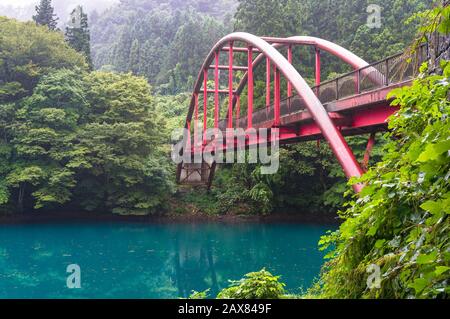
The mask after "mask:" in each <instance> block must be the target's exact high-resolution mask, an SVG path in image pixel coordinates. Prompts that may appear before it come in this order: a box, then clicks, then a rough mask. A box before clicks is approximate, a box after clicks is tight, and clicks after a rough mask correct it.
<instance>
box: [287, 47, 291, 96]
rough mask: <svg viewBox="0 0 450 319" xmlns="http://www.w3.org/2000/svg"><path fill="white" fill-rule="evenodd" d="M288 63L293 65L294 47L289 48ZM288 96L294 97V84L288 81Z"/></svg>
mask: <svg viewBox="0 0 450 319" xmlns="http://www.w3.org/2000/svg"><path fill="white" fill-rule="evenodd" d="M288 62H289V64H291V65H292V45H290V46H289V47H288ZM287 96H288V98H291V97H292V84H291V81H289V80H288V81H287Z"/></svg>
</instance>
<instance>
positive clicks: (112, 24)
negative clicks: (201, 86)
mask: <svg viewBox="0 0 450 319" xmlns="http://www.w3.org/2000/svg"><path fill="white" fill-rule="evenodd" d="M233 3H234V1H227V0H221V1H215V2H210V1H199V0H189V1H177V0H172V1H166V2H164V3H160V2H159V1H154V0H140V1H131V0H129V1H128V0H127V1H122V2H121V3H120V5H119V6H117V7H115V8H113V9H111V10H108V11H107V12H105V13H104V14H102V15H101V16H100V17H99V18H98V19H96V20H95V21H94V22H93V24H92V51H93V61H94V65H95V67H97V68H103V69H108V70H111V69H112V70H116V71H132V72H133V73H134V74H138V75H143V76H145V77H146V78H147V79H148V80H149V82H150V83H151V84H153V85H155V86H156V87H157V88H158V89H159V90H160V91H161V92H162V93H166V94H174V93H178V92H183V91H188V90H191V88H192V86H193V84H194V82H193V81H194V77H195V76H196V75H197V72H198V70H199V68H200V67H201V64H202V63H203V59H204V57H205V56H206V54H207V53H208V52H209V50H210V49H211V47H212V45H213V44H214V43H215V41H216V40H217V39H219V38H220V37H222V36H223V35H225V34H226V33H227V31H228V28H227V27H226V26H225V24H224V22H223V21H227V20H229V19H230V18H231V16H232V7H233V6H234V4H233ZM224 12H229V14H228V17H227V16H225V17H223V16H222V15H223V13H224ZM219 17H223V20H222V18H219Z"/></svg>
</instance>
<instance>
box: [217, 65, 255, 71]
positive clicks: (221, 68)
mask: <svg viewBox="0 0 450 319" xmlns="http://www.w3.org/2000/svg"><path fill="white" fill-rule="evenodd" d="M215 67H216V66H215V65H210V66H209V68H210V69H215ZM229 69H230V67H229V66H228V65H219V70H229ZM232 69H233V70H236V71H247V70H248V69H247V67H246V66H237V65H233V66H232Z"/></svg>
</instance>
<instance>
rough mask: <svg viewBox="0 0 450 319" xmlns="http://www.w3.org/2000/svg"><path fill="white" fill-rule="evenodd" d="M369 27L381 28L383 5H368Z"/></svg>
mask: <svg viewBox="0 0 450 319" xmlns="http://www.w3.org/2000/svg"><path fill="white" fill-rule="evenodd" d="M366 11H367V13H368V14H369V15H368V16H367V23H366V25H367V27H369V28H370V29H380V28H381V27H382V23H381V7H380V6H379V5H378V4H370V5H369V6H367V10H366Z"/></svg>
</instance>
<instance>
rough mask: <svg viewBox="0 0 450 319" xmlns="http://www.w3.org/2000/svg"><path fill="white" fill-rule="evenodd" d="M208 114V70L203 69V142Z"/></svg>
mask: <svg viewBox="0 0 450 319" xmlns="http://www.w3.org/2000/svg"><path fill="white" fill-rule="evenodd" d="M207 116H208V70H206V69H205V70H204V71H203V144H205V142H206V128H207Z"/></svg>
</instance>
